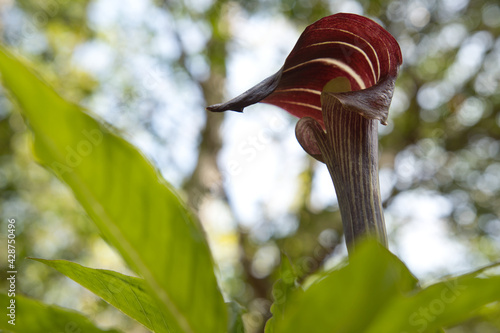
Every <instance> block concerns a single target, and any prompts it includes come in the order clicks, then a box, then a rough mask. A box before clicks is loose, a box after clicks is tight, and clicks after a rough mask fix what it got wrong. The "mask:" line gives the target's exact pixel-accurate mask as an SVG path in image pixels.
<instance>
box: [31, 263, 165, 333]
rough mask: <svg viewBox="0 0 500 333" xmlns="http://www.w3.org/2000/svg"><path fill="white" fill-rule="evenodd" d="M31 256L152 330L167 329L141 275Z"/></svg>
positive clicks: (160, 330) (162, 330) (163, 330)
mask: <svg viewBox="0 0 500 333" xmlns="http://www.w3.org/2000/svg"><path fill="white" fill-rule="evenodd" d="M32 259H33V260H37V261H39V262H41V263H44V264H46V265H48V266H50V267H53V268H55V269H57V270H58V271H59V272H61V273H62V274H64V275H66V276H67V277H69V278H70V279H72V280H74V281H75V282H77V283H79V284H81V285H82V286H84V287H85V288H87V289H88V290H90V291H92V292H93V293H94V294H96V295H97V296H99V297H101V298H102V299H103V300H105V301H106V302H108V303H109V304H111V305H113V306H114V307H116V308H117V309H119V310H120V311H122V312H123V313H125V314H126V315H128V316H130V317H131V318H133V319H135V320H137V321H138V322H140V323H141V324H143V325H144V326H146V327H147V328H149V329H150V330H152V331H153V332H169V329H168V324H167V323H166V320H165V318H164V316H163V313H162V312H161V311H160V309H159V308H158V306H157V304H156V299H154V298H153V297H151V296H150V295H149V294H148V288H147V283H146V281H144V280H143V279H140V278H136V277H132V276H127V275H123V274H120V273H117V272H113V271H109V270H104V269H93V268H88V267H84V266H81V265H79V264H76V263H73V262H70V261H66V260H45V259H37V258H32Z"/></svg>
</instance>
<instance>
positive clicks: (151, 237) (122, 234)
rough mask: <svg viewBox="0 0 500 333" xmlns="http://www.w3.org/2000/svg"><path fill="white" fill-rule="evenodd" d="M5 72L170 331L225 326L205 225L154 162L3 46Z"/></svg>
mask: <svg viewBox="0 0 500 333" xmlns="http://www.w3.org/2000/svg"><path fill="white" fill-rule="evenodd" d="M0 74H1V75H2V79H3V83H4V86H5V87H6V88H7V89H8V90H9V91H10V92H11V94H12V96H13V97H14V99H15V100H16V101H17V102H18V103H19V105H20V106H21V109H22V113H23V115H24V117H25V118H26V121H27V123H28V125H29V127H30V128H31V130H32V131H33V134H34V149H35V154H36V156H37V157H38V158H39V160H40V162H41V163H42V164H43V165H45V166H46V167H48V168H50V169H52V170H53V171H54V172H55V173H56V174H57V175H58V176H59V177H60V178H61V179H62V180H63V181H64V182H65V183H66V184H68V185H69V186H70V187H71V189H72V190H73V193H74V194H75V196H76V198H77V199H78V201H79V202H80V203H81V205H82V206H83V207H84V208H85V210H86V211H87V213H88V214H89V215H90V216H91V217H92V219H93V220H94V222H95V223H96V224H97V226H98V227H99V229H100V230H101V232H102V234H103V235H104V237H105V238H106V239H107V240H108V242H110V243H111V244H112V245H113V246H114V247H116V248H117V249H118V251H119V252H120V253H121V255H122V256H123V257H124V258H125V260H126V261H127V263H128V264H129V265H130V266H131V267H132V268H134V269H135V270H136V272H138V274H139V275H141V276H142V277H144V279H145V280H146V281H147V282H148V284H149V286H150V289H151V291H152V295H153V297H156V298H158V300H159V304H160V306H161V307H162V309H163V310H164V311H165V316H166V317H167V321H168V324H169V326H170V328H171V331H173V332H189V333H190V332H203V333H209V332H217V333H219V332H222V331H224V330H225V329H226V324H227V310H226V306H225V304H224V300H223V298H222V295H221V293H220V291H219V288H218V285H217V281H216V278H215V274H214V271H213V270H214V268H213V259H212V257H211V254H210V250H209V247H208V244H207V241H206V239H205V237H204V233H203V230H202V228H201V226H200V225H199V223H198V221H197V220H195V219H194V218H193V217H192V216H191V215H190V214H189V213H188V211H187V209H186V207H185V205H184V204H183V203H182V202H181V200H180V199H179V198H178V197H177V195H176V194H174V191H173V190H172V189H171V187H170V185H168V184H167V183H166V182H165V181H164V180H163V179H162V177H161V176H160V175H159V173H158V172H157V170H155V168H154V167H153V166H152V165H151V163H150V162H149V161H148V160H147V159H146V158H145V157H144V156H143V155H141V153H140V152H139V151H138V150H137V149H136V148H135V147H134V146H132V145H131V144H130V143H128V142H126V141H125V140H123V139H122V138H120V137H118V136H117V135H115V134H113V133H112V132H111V131H110V130H108V129H107V128H106V127H105V126H103V125H102V124H101V123H99V122H98V121H96V120H95V119H94V118H93V117H91V116H89V115H88V114H86V113H85V112H83V111H82V110H81V109H80V108H79V107H78V106H76V105H74V104H71V103H69V102H67V101H65V100H64V99H62V98H61V97H60V96H59V95H57V94H56V93H55V92H54V91H53V90H52V89H51V88H50V87H49V86H48V85H46V84H44V83H43V82H42V81H41V80H40V79H38V78H37V77H36V76H35V75H34V74H33V73H32V72H31V71H29V70H28V69H27V68H26V67H25V66H24V65H22V64H21V62H20V61H18V60H17V59H16V58H15V57H13V56H12V55H10V54H9V53H8V52H7V51H6V50H5V49H4V48H3V47H1V46H0ZM186 121H188V120H186Z"/></svg>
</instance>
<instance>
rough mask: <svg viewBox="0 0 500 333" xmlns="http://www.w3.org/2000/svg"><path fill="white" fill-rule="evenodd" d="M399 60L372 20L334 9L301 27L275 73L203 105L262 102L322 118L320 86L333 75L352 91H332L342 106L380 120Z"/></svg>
mask: <svg viewBox="0 0 500 333" xmlns="http://www.w3.org/2000/svg"><path fill="white" fill-rule="evenodd" d="M401 63H402V56H401V50H400V48H399V45H398V43H397V42H396V40H395V39H394V37H392V36H391V34H389V32H387V31H386V30H385V29H384V28H383V27H381V26H380V25H379V24H378V23H376V22H374V21H372V20H370V19H368V18H366V17H363V16H359V15H355V14H344V13H340V14H335V15H331V16H327V17H324V18H322V19H321V20H319V21H317V22H315V23H313V24H311V25H310V26H308V27H307V28H306V29H305V30H304V32H303V33H302V35H301V36H300V37H299V39H298V41H297V43H296V45H295V46H294V48H293V49H292V51H291V52H290V54H289V55H288V57H287V59H286V60H285V64H284V66H283V67H282V68H281V69H280V70H279V71H278V72H277V73H276V74H274V75H272V76H270V77H268V78H267V79H265V80H263V81H262V82H260V83H259V84H257V85H256V86H254V87H253V88H251V89H249V90H247V91H246V92H244V93H243V94H241V95H239V96H238V97H236V98H233V99H231V100H230V101H228V102H225V103H221V104H216V105H212V106H209V107H207V110H210V111H215V112H220V111H227V110H233V111H239V112H241V111H243V109H244V108H245V107H247V106H249V105H252V104H255V103H258V102H264V103H269V104H273V105H276V106H279V107H281V108H283V109H285V110H286V111H288V112H289V113H291V114H293V115H295V116H297V117H299V118H302V117H312V118H313V119H315V120H317V121H319V122H320V123H321V124H322V123H323V117H322V115H321V112H322V111H321V95H322V92H323V88H324V87H325V85H326V84H327V83H328V82H329V81H330V80H332V79H334V78H337V77H346V78H347V79H348V80H349V82H350V86H351V87H352V91H348V92H343V93H334V95H335V96H336V98H338V100H339V101H340V102H341V103H342V104H343V105H344V107H345V108H346V109H348V110H351V111H355V112H358V113H359V114H361V115H363V116H364V117H367V118H371V119H377V120H380V121H381V122H382V123H385V122H386V120H387V116H388V110H389V105H390V102H391V99H392V94H393V90H394V81H395V79H396V76H397V72H398V68H399V66H400V65H401Z"/></svg>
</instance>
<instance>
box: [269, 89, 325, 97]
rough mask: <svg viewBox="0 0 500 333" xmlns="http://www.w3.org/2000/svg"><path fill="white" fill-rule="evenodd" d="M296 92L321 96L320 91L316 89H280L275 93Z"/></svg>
mask: <svg viewBox="0 0 500 333" xmlns="http://www.w3.org/2000/svg"><path fill="white" fill-rule="evenodd" d="M294 91H299V92H306V93H311V94H315V95H319V96H321V91H319V90H314V89H307V88H290V89H279V90H275V91H274V92H275V93H287V92H294Z"/></svg>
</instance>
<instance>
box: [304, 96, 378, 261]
mask: <svg viewBox="0 0 500 333" xmlns="http://www.w3.org/2000/svg"><path fill="white" fill-rule="evenodd" d="M321 100H322V112H323V120H324V125H325V129H326V133H325V131H324V130H323V128H321V126H320V125H319V124H318V123H317V122H316V121H314V120H312V119H310V118H309V119H308V120H305V119H302V120H301V121H303V123H302V124H301V126H300V128H299V130H300V131H303V130H304V129H306V131H307V132H309V133H310V134H313V136H309V137H307V136H305V135H304V134H302V135H301V136H299V135H298V138H299V137H300V138H299V142H301V144H302V145H303V147H305V146H307V145H308V146H309V147H312V144H314V145H315V146H316V147H317V150H318V151H317V153H321V160H322V161H323V162H324V163H325V164H326V165H327V167H328V171H329V172H330V175H331V177H332V180H333V184H334V186H335V191H336V193H337V200H338V203H339V207H340V214H341V216H342V224H343V227H344V234H345V238H346V243H347V246H348V249H349V251H350V252H352V250H353V249H354V248H355V245H356V241H357V240H359V239H360V238H365V237H367V236H371V237H375V238H376V239H377V240H378V241H379V242H380V243H381V244H383V245H384V246H387V236H386V230H385V222H384V214H383V211H382V202H381V199H380V190H379V181H378V133H377V126H378V122H379V121H378V120H376V119H368V118H366V117H364V116H362V115H360V114H359V113H358V112H355V111H352V110H349V109H348V108H345V107H344V105H343V104H342V103H341V102H340V101H339V99H338V98H337V97H336V96H335V94H332V93H325V92H323V94H322V96H321ZM311 132H312V133H311ZM301 140H302V141H301ZM313 141H314V142H313ZM306 150H307V149H306ZM308 152H309V153H310V154H311V152H312V151H311V149H308ZM313 153H314V152H313ZM317 153H316V154H312V155H313V156H319V154H317Z"/></svg>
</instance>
